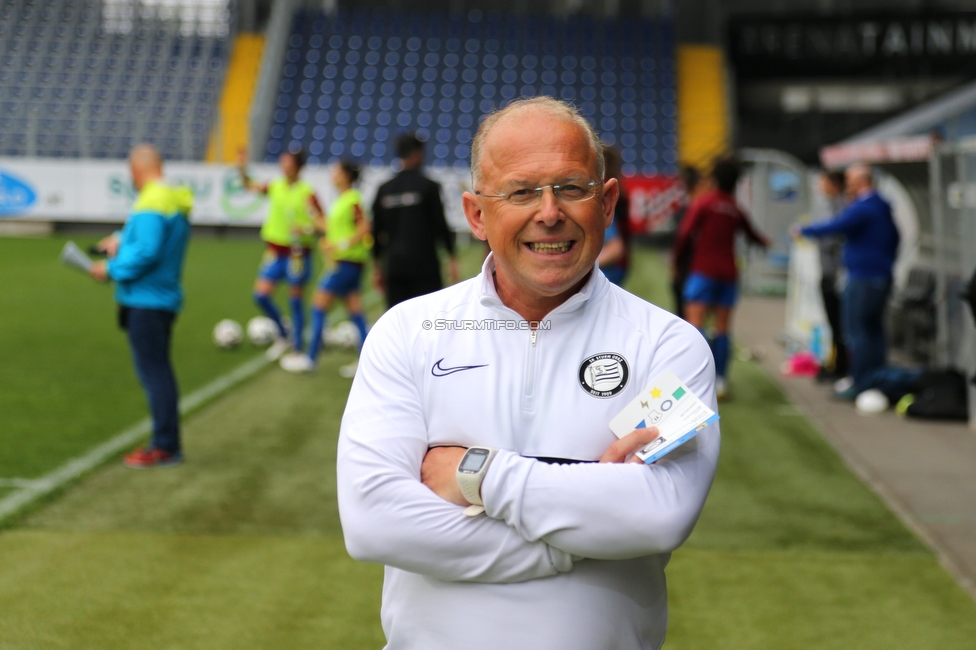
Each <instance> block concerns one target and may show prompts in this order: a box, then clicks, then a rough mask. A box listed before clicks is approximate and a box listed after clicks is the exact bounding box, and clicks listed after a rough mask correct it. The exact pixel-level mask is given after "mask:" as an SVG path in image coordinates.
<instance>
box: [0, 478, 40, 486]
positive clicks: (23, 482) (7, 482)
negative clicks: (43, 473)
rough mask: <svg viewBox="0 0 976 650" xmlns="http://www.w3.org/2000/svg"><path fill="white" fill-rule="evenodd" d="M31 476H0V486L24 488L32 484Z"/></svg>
mask: <svg viewBox="0 0 976 650" xmlns="http://www.w3.org/2000/svg"><path fill="white" fill-rule="evenodd" d="M34 482H35V480H34V479H32V478H0V488H9V487H14V488H25V487H30V486H32V485H34Z"/></svg>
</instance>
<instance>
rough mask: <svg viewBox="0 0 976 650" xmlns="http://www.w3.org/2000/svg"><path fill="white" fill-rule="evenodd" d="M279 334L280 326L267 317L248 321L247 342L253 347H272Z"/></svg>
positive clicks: (258, 317)
mask: <svg viewBox="0 0 976 650" xmlns="http://www.w3.org/2000/svg"><path fill="white" fill-rule="evenodd" d="M277 334H278V326H277V325H275V322H274V321H273V320H271V319H270V318H268V317H267V316H255V317H254V318H252V319H251V320H249V321H247V340H248V341H250V342H251V345H256V346H258V347H264V346H266V345H271V342H272V341H274V340H275V336H276V335H277Z"/></svg>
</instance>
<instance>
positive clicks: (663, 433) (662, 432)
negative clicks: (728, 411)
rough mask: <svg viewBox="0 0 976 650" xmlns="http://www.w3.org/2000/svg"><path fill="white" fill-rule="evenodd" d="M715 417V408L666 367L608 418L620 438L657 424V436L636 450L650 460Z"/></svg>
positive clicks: (716, 416)
mask: <svg viewBox="0 0 976 650" xmlns="http://www.w3.org/2000/svg"><path fill="white" fill-rule="evenodd" d="M717 421H718V414H717V413H716V412H715V411H713V410H712V409H710V408H708V407H707V406H705V404H704V402H702V401H701V400H700V399H698V397H697V396H696V395H695V394H694V393H692V392H691V390H690V389H689V388H688V387H687V386H685V385H684V384H683V383H681V380H680V379H678V378H677V377H675V375H674V373H673V372H671V371H665V372H663V373H661V374H660V375H658V377H657V378H656V379H655V380H654V381H653V382H651V385H650V386H649V387H648V388H646V389H644V390H643V391H641V394H640V395H638V396H637V398H636V399H635V400H634V401H633V402H631V403H630V404H628V405H627V407H626V408H624V410H623V411H621V412H620V413H618V414H617V416H616V417H615V418H614V419H613V420H611V421H610V430H611V431H613V433H614V435H615V436H617V437H618V438H623V437H624V436H625V435H627V434H628V433H630V432H632V431H633V430H634V429H641V428H645V427H657V430H658V437H657V438H655V439H654V440H653V441H652V442H651V443H649V444H648V445H646V446H645V447H643V448H642V449H639V450H638V451H637V452H636V454H635V455H636V456H637V457H638V458H640V459H641V460H642V461H644V462H645V463H648V464H650V463H653V462H654V461H656V460H657V459H659V458H661V457H662V456H664V455H665V454H667V453H669V452H671V451H673V450H674V449H677V448H678V447H680V446H681V445H683V444H684V443H686V442H688V441H689V440H691V439H692V438H694V437H695V436H696V435H697V434H698V432H699V431H701V430H702V429H704V428H705V427H707V426H708V425H709V424H711V423H713V422H717Z"/></svg>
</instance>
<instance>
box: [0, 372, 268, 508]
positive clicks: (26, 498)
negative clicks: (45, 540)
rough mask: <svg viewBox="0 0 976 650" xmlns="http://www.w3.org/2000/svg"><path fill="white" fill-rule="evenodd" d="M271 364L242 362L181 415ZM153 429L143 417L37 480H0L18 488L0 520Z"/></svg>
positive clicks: (192, 397) (194, 396)
mask: <svg viewBox="0 0 976 650" xmlns="http://www.w3.org/2000/svg"><path fill="white" fill-rule="evenodd" d="M268 363H270V362H269V361H268V360H267V359H266V358H265V356H264V354H263V353H262V354H260V355H258V356H256V357H255V358H253V359H251V360H250V361H248V362H247V363H244V364H242V365H240V366H238V367H237V368H235V369H234V370H231V371H230V372H228V373H227V374H226V375H222V376H220V377H218V378H217V379H214V380H213V381H212V382H210V383H209V384H207V385H205V386H203V387H201V388H198V389H197V390H195V391H193V392H192V393H190V394H189V395H187V396H186V397H184V398H183V399H181V400H180V413H187V412H188V411H191V410H193V409H194V408H196V407H197V406H199V405H200V404H202V403H203V402H206V401H207V400H209V399H211V398H213V397H215V396H216V395H219V394H220V393H222V392H224V391H225V390H227V389H228V388H230V387H231V386H233V385H234V384H236V383H238V382H240V381H243V380H244V379H247V378H248V377H250V376H251V375H253V374H255V373H256V372H257V371H259V370H261V368H264V367H265V366H266V365H268ZM151 430H152V422H151V421H150V419H149V418H146V419H144V420H142V421H140V422H137V423H136V424H134V425H132V426H131V427H129V428H128V429H125V430H124V431H122V432H121V433H119V434H118V435H116V436H115V437H114V438H112V439H110V440H107V441H105V442H103V443H102V444H100V445H98V446H97V447H95V448H94V449H91V450H90V451H88V452H87V453H86V454H84V455H82V456H78V457H77V458H74V459H72V460H69V461H68V462H67V463H65V464H64V465H62V466H61V467H58V468H57V469H55V470H53V471H52V472H50V473H48V474H45V475H44V476H42V477H41V478H38V479H16V478H15V479H0V487H19V488H21V489H20V490H19V491H17V492H14V493H13V494H9V495H7V496H6V497H4V498H3V499H0V521H3V520H4V519H6V518H7V517H9V516H10V515H12V514H14V513H15V512H17V511H18V510H20V509H21V508H23V507H24V506H26V505H27V504H29V503H32V502H33V501H36V500H37V499H39V498H40V497H42V496H44V495H45V494H49V493H51V492H53V491H54V490H56V489H58V488H59V487H61V486H62V485H64V484H65V483H67V482H68V481H71V480H73V479H76V478H78V477H79V476H81V475H82V474H84V473H85V472H88V471H89V470H91V469H94V468H95V467H97V466H98V465H100V464H101V463H103V462H105V460H107V459H108V458H111V457H112V456H114V455H115V454H117V453H119V452H120V451H122V450H124V449H126V448H128V447H131V446H132V445H134V444H135V443H137V442H139V440H140V439H142V438H143V437H145V436H146V434H147V433H149V432H150V431H151Z"/></svg>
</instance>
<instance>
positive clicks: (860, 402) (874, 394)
mask: <svg viewBox="0 0 976 650" xmlns="http://www.w3.org/2000/svg"><path fill="white" fill-rule="evenodd" d="M854 406H855V407H856V408H857V412H858V413H860V414H861V415H874V414H876V413H882V412H884V411H887V410H888V406H890V404H889V402H888V397H887V396H886V395H885V394H884V393H882V392H881V391H880V390H878V389H877V388H871V389H869V390H866V391H864V392H863V393H861V394H860V395H858V396H857V399H856V400H855V401H854Z"/></svg>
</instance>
